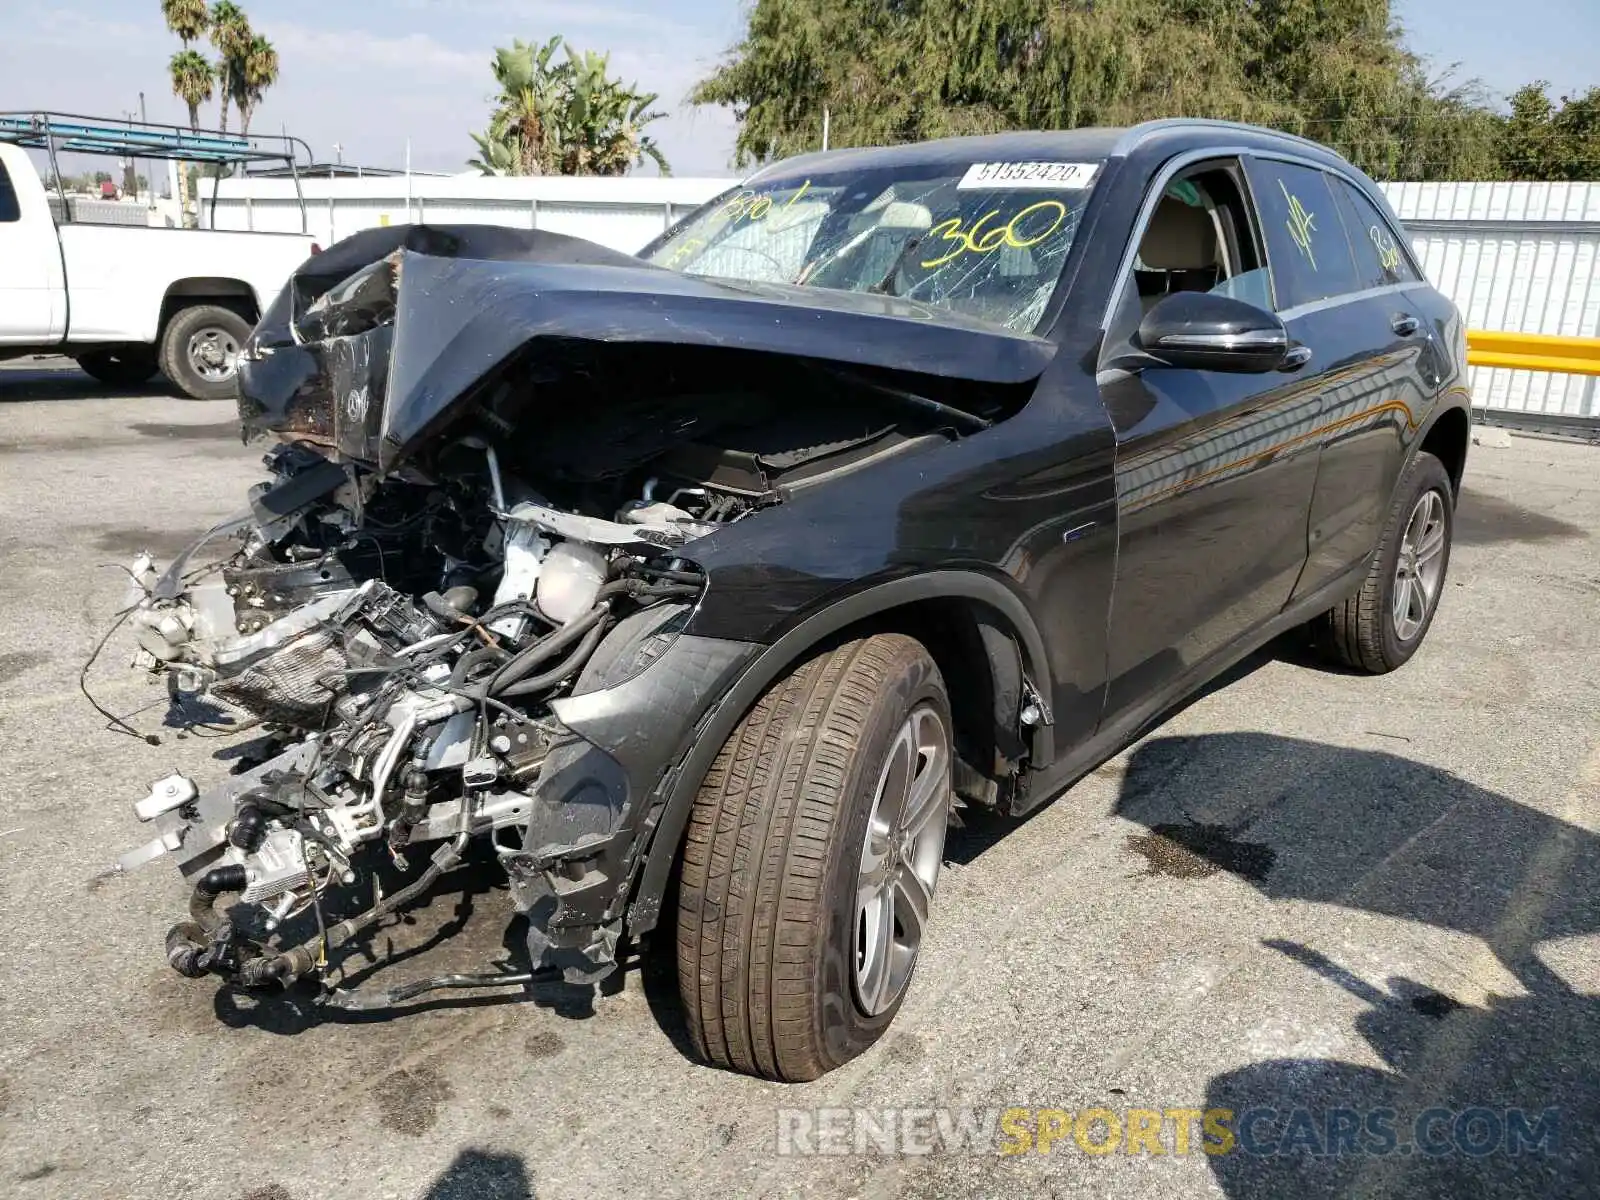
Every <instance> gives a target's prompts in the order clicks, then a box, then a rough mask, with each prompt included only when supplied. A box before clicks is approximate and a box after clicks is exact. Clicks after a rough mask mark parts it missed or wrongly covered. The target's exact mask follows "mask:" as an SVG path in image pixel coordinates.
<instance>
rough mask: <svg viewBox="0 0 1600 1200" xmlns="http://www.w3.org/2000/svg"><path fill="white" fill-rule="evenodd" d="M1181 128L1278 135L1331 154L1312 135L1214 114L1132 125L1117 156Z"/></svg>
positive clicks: (1119, 144)
mask: <svg viewBox="0 0 1600 1200" xmlns="http://www.w3.org/2000/svg"><path fill="white" fill-rule="evenodd" d="M1180 129H1230V130H1233V131H1235V132H1244V133H1255V134H1262V135H1265V136H1267V137H1272V138H1277V139H1279V140H1280V141H1285V142H1293V143H1295V144H1297V145H1300V146H1305V147H1308V148H1309V149H1313V150H1320V151H1321V152H1322V153H1324V154H1328V153H1331V152H1330V151H1329V150H1328V148H1327V147H1326V146H1324V145H1322V144H1321V143H1320V142H1314V141H1312V140H1311V139H1310V138H1304V137H1301V136H1300V135H1299V134H1297V133H1285V132H1283V131H1282V130H1281V129H1269V128H1268V127H1267V126H1265V125H1250V124H1247V123H1246V122H1244V121H1219V120H1216V119H1214V118H1212V117H1162V118H1160V119H1159V120H1155V121H1144V122H1142V123H1140V124H1138V125H1135V126H1133V127H1132V128H1131V129H1129V130H1128V131H1127V132H1126V133H1124V134H1123V135H1122V136H1121V137H1120V138H1118V139H1117V144H1116V145H1115V146H1113V147H1112V149H1111V153H1112V155H1113V156H1114V157H1123V156H1126V155H1128V154H1130V153H1132V152H1133V151H1134V150H1135V149H1136V148H1137V147H1138V146H1139V145H1140V144H1142V143H1143V142H1146V141H1148V140H1149V139H1151V138H1152V137H1155V136H1156V135H1157V134H1161V133H1166V132H1168V131H1172V130H1180Z"/></svg>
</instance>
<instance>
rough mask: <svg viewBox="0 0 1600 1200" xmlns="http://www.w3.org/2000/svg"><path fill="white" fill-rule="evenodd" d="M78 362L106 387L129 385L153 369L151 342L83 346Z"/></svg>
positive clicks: (154, 355)
mask: <svg viewBox="0 0 1600 1200" xmlns="http://www.w3.org/2000/svg"><path fill="white" fill-rule="evenodd" d="M77 361H78V366H79V367H81V368H83V371H84V372H85V374H88V375H92V376H94V378H96V379H98V380H99V381H100V382H101V383H103V384H105V385H106V386H108V387H119V388H131V387H138V386H139V385H140V384H141V383H145V382H147V381H148V380H149V378H150V377H151V376H152V375H154V374H155V373H156V366H157V363H156V351H155V347H153V346H132V345H130V346H109V347H106V348H105V349H102V350H85V351H84V352H83V353H82V354H80V355H78V360H77Z"/></svg>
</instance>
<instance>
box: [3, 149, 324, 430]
mask: <svg viewBox="0 0 1600 1200" xmlns="http://www.w3.org/2000/svg"><path fill="white" fill-rule="evenodd" d="M58 207H59V206H58ZM58 215H59V216H61V220H60V222H59V223H58V220H57V217H58ZM316 250H317V247H316V245H315V243H313V242H312V240H311V238H310V237H309V236H303V235H300V234H287V233H234V232H221V231H217V230H210V229H147V228H139V227H129V226H126V225H93V224H87V223H80V222H76V221H73V220H72V219H71V217H70V216H69V215H67V214H59V213H58V212H52V206H51V204H50V202H49V200H48V199H47V198H46V195H45V189H44V185H43V183H42V182H41V181H40V178H39V173H38V171H37V170H36V169H35V167H34V164H33V160H32V159H31V158H29V156H28V152H27V151H26V150H24V149H23V148H22V147H20V146H16V145H7V144H4V143H0V358H14V357H17V356H18V355H22V354H38V353H55V354H66V355H70V356H71V357H73V358H75V359H77V361H78V365H79V366H81V367H82V368H83V369H84V370H85V371H87V372H88V373H89V374H90V375H93V376H94V377H95V378H96V379H99V380H101V381H102V382H104V383H107V384H111V385H113V386H117V387H130V386H134V385H136V384H140V383H143V382H144V381H145V380H147V379H149V378H150V377H151V376H152V375H154V374H155V373H156V371H157V370H158V369H159V370H161V371H162V372H164V373H165V374H166V376H167V378H168V379H170V380H171V381H172V382H173V383H174V384H176V385H177V386H178V387H179V388H180V389H181V390H182V391H183V392H184V393H186V394H187V395H189V396H192V397H194V398H195V399H197V400H218V399H225V398H227V397H231V396H232V395H233V394H234V370H235V360H236V359H237V357H238V353H239V347H240V346H242V345H243V344H244V340H245V338H246V337H247V336H248V335H249V333H250V330H251V328H252V327H253V326H254V325H255V323H256V320H257V319H258V318H259V317H260V315H261V310H262V308H263V307H265V306H266V305H268V304H270V303H271V302H272V301H273V299H275V298H276V297H277V295H278V293H279V291H281V290H282V288H283V285H284V283H285V282H287V280H288V278H289V275H290V274H291V273H292V272H293V271H294V269H295V268H296V267H297V266H299V265H300V264H301V263H302V262H304V261H305V259H306V257H307V256H308V255H311V254H313V253H315V252H316Z"/></svg>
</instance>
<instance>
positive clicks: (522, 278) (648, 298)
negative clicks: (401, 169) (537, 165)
mask: <svg viewBox="0 0 1600 1200" xmlns="http://www.w3.org/2000/svg"><path fill="white" fill-rule="evenodd" d="M540 338H566V339H583V340H592V341H600V342H613V343H627V342H634V343H656V344H680V345H699V346H727V347H730V348H738V349H743V350H757V351H768V352H772V353H776V354H785V355H794V356H797V357H804V358H812V359H820V360H825V361H831V362H838V363H849V364H854V365H858V366H868V367H883V368H890V369H899V370H906V371H915V372H917V373H920V374H926V375H936V376H944V377H949V378H954V379H966V380H972V381H976V382H984V383H994V384H1012V385H1015V384H1023V383H1027V382H1029V381H1031V380H1033V379H1036V378H1038V376H1039V375H1041V374H1042V373H1043V371H1044V369H1045V367H1046V366H1047V365H1048V364H1049V362H1050V359H1051V357H1052V356H1053V353H1054V347H1053V346H1052V345H1051V344H1050V343H1049V342H1047V341H1045V340H1043V339H1041V338H1036V337H1033V336H1031V335H1028V334H1022V333H1015V332H1012V331H1009V330H1006V329H1003V328H1000V327H998V326H993V325H988V324H985V323H983V322H979V321H975V320H971V319H969V318H965V317H962V316H960V315H958V314H955V313H952V312H950V311H949V310H946V309H941V308H935V307H932V306H929V305H925V304H921V303H918V302H916V301H912V300H907V299H903V298H899V297H891V296H881V295H872V294H863V293H854V292H840V291H830V290H825V289H820V288H804V287H793V286H785V285H773V284H760V285H756V284H732V283H727V282H722V281H717V280H712V279H706V278H701V277H697V276H692V275H685V274H681V273H679V272H676V271H670V270H667V269H665V268H662V267H656V266H653V265H650V264H648V263H645V262H643V261H642V260H640V259H637V258H634V257H633V256H631V255H626V254H621V253H618V252H616V251H613V250H607V249H605V248H604V247H602V246H597V245H595V244H594V243H592V242H586V241H583V240H581V239H578V238H570V237H565V236H563V235H561V234H554V233H546V232H541V231H536V230H515V229H507V228H502V227H498V226H484V225H457V226H428V225H407V226H397V227H391V228H386V229H373V230H367V231H365V232H363V233H359V234H356V235H355V236H353V237H350V238H347V239H345V240H344V241H342V242H339V243H338V244H337V245H335V246H333V247H331V248H330V249H329V250H328V251H327V252H326V253H324V254H321V255H318V256H314V257H312V258H310V259H308V260H307V261H306V262H305V263H304V264H303V265H302V266H301V268H300V269H299V270H298V271H297V272H296V273H295V275H294V276H293V277H292V278H291V279H290V281H289V283H288V284H287V285H286V287H285V288H284V291H283V292H282V294H281V295H279V297H278V299H277V300H276V301H275V302H274V303H273V305H272V306H271V308H270V309H269V310H268V311H267V313H266V315H265V316H264V317H263V318H262V320H261V323H260V324H259V325H258V326H257V328H256V331H255V333H254V334H252V336H251V338H250V340H249V342H248V343H247V345H246V347H245V351H244V353H243V355H242V356H241V361H240V370H239V413H240V418H241V420H242V421H243V423H244V427H245V430H246V432H247V433H259V432H274V433H280V434H287V435H292V436H295V437H300V438H304V439H306V440H309V441H312V442H315V443H318V444H320V445H322V446H323V447H324V448H326V450H327V451H328V452H329V453H330V454H331V456H333V457H336V458H342V459H346V460H349V461H355V462H362V463H366V464H370V465H375V466H377V467H378V468H379V469H381V470H388V469H390V468H392V467H394V466H396V465H397V464H398V463H400V462H401V461H402V460H403V459H405V458H406V457H408V456H409V455H410V454H411V453H412V452H413V451H414V450H415V449H416V448H417V447H418V446H419V445H421V444H422V443H424V442H426V441H427V439H428V438H429V436H430V435H432V434H434V433H436V432H438V431H439V430H441V429H443V428H444V427H446V426H448V425H450V424H452V423H453V419H454V417H455V416H457V415H459V414H460V413H461V412H462V411H463V410H464V409H465V408H467V407H470V405H471V403H472V397H473V395H474V393H475V392H476V391H477V390H478V388H479V387H480V386H481V385H483V384H484V383H485V381H486V380H489V379H491V378H492V377H493V376H494V375H495V374H496V372H497V370H498V368H500V367H501V366H502V364H504V363H506V362H507V361H508V360H509V359H511V358H513V357H514V356H515V355H516V354H517V353H518V352H519V351H520V350H521V349H522V348H523V347H524V346H526V345H527V344H528V343H530V342H533V341H535V340H537V339H540Z"/></svg>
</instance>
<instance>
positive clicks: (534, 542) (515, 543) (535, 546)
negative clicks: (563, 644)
mask: <svg viewBox="0 0 1600 1200" xmlns="http://www.w3.org/2000/svg"><path fill="white" fill-rule="evenodd" d="M549 549H550V543H549V541H548V540H547V539H546V538H545V537H544V536H543V535H542V534H541V533H540V532H539V530H538V529H537V528H536V527H535V526H533V525H525V524H522V523H521V522H514V523H512V525H511V527H510V528H509V529H508V530H507V531H506V540H505V556H506V561H505V573H504V574H503V575H501V577H500V587H499V588H498V590H496V592H495V594H494V601H493V603H494V604H496V605H500V604H510V603H511V602H512V601H513V600H528V599H531V598H532V597H533V590H534V587H535V586H536V584H537V583H538V580H539V571H540V569H541V568H542V566H543V564H544V559H545V553H546V551H548V550H549ZM527 626H528V618H527V617H519V616H509V617H501V618H500V619H499V620H497V621H491V622H490V623H489V628H490V629H492V630H494V631H495V632H496V633H498V634H502V635H503V636H505V637H508V638H511V639H512V640H513V641H515V640H516V639H517V638H519V637H521V636H522V634H523V632H524V631H525V630H526V629H527Z"/></svg>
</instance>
